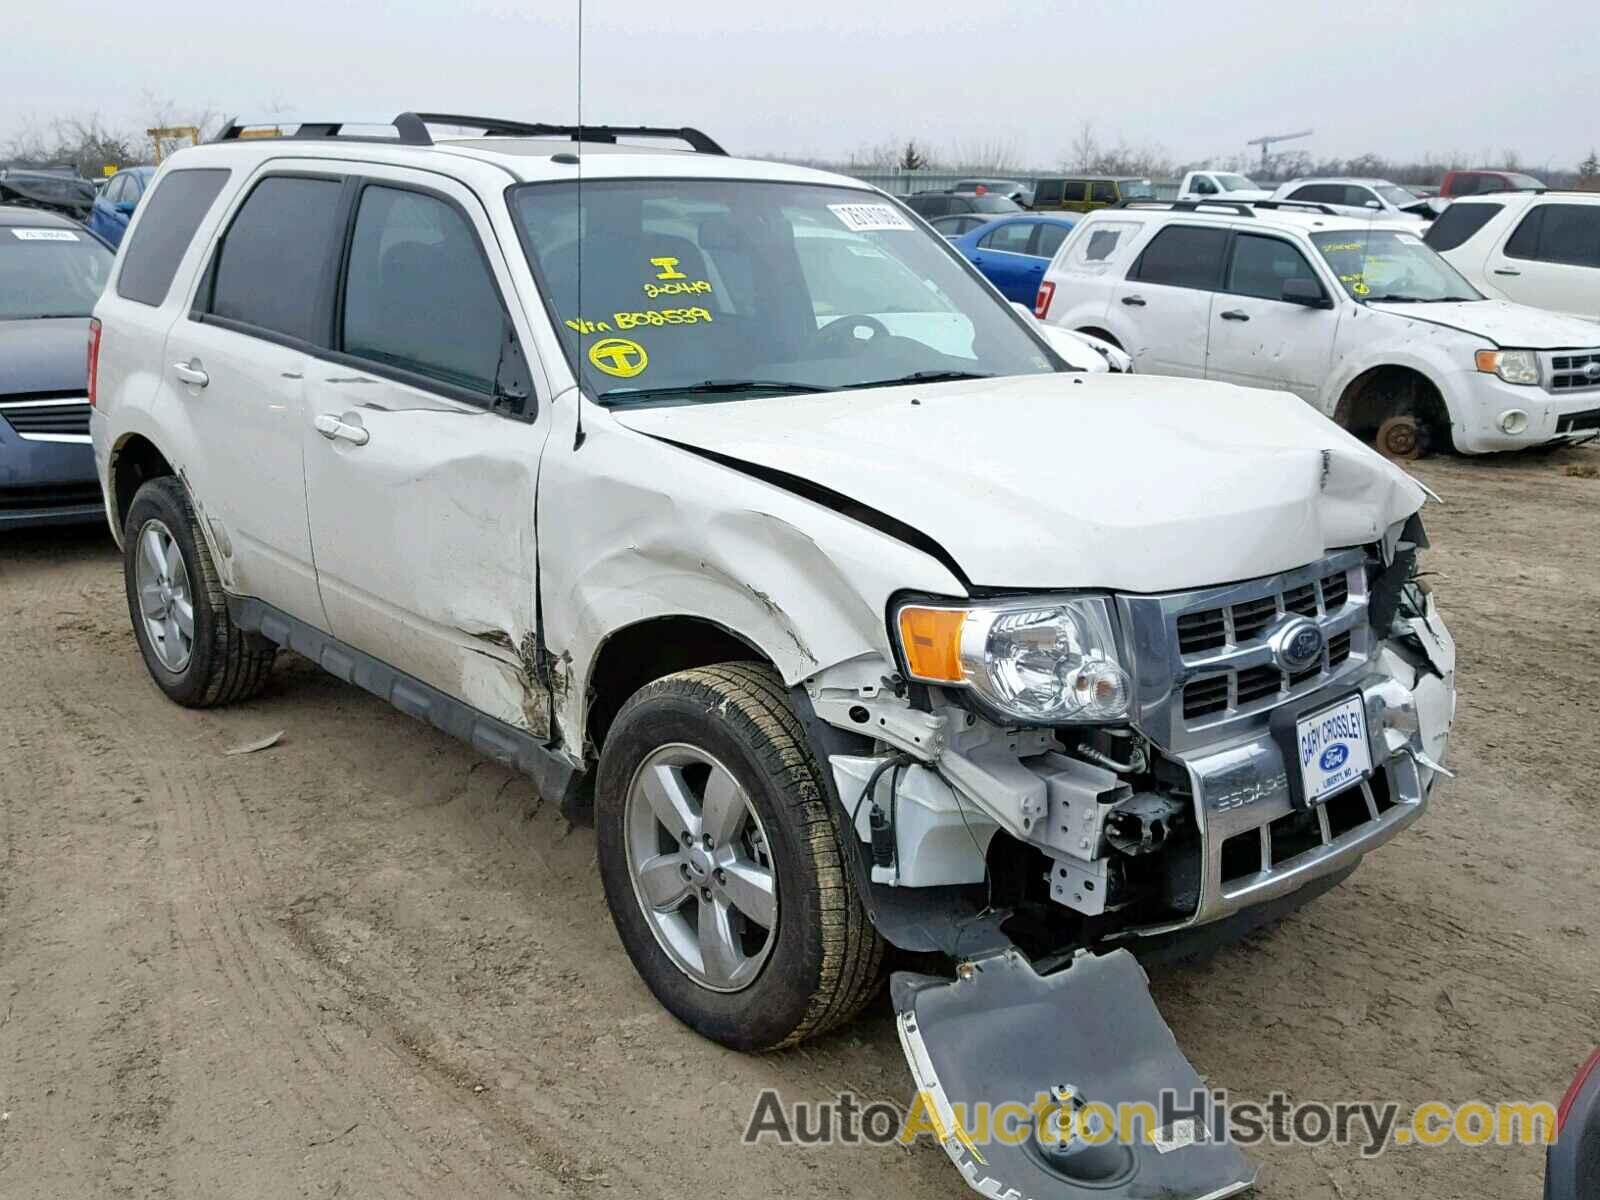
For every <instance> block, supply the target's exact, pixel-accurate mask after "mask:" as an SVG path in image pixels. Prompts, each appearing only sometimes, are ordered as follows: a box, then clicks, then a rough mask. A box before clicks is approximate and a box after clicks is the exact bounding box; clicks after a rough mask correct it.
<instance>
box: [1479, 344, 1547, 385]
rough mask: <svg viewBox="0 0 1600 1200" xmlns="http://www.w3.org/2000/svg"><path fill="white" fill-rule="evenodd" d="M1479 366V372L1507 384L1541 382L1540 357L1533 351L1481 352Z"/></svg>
mask: <svg viewBox="0 0 1600 1200" xmlns="http://www.w3.org/2000/svg"><path fill="white" fill-rule="evenodd" d="M1477 364H1478V370H1480V371H1482V372H1484V373H1485V374H1490V375H1498V376H1500V378H1501V379H1504V380H1505V381H1506V382H1507V383H1518V384H1530V385H1531V384H1536V383H1538V382H1539V356H1538V355H1537V354H1535V353H1534V352H1533V351H1532V350H1479V351H1478V354H1477Z"/></svg>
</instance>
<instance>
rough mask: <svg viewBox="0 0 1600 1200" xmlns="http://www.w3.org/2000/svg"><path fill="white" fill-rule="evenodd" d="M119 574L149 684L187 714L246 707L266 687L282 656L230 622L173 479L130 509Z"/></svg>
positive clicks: (146, 490)
mask: <svg viewBox="0 0 1600 1200" xmlns="http://www.w3.org/2000/svg"><path fill="white" fill-rule="evenodd" d="M122 546H123V554H122V568H123V570H122V574H123V580H124V583H125V584H126V588H127V593H128V616H129V619H130V620H132V622H133V632H134V637H135V638H136V639H137V640H138V643H139V652H140V653H141V654H143V655H144V664H145V666H146V667H147V668H148V669H149V671H150V677H151V678H152V679H154V680H155V682H156V686H157V687H159V688H160V689H161V690H162V691H163V692H165V693H166V694H167V697H168V698H169V699H171V700H174V701H176V702H177V703H179V704H182V705H184V706H185V707H188V708H212V707H216V706H218V705H223V704H233V703H235V702H237V701H240V700H248V699H249V698H250V697H251V696H254V695H255V694H256V693H258V692H259V691H260V690H261V689H262V687H264V686H265V685H266V682H267V677H268V675H269V674H270V673H271V670H272V661H273V658H274V657H275V656H276V655H277V652H278V648H277V647H276V646H275V645H273V644H272V643H271V642H269V641H267V640H266V639H265V638H263V637H262V636H261V635H260V634H256V633H246V632H244V631H243V630H241V629H239V628H238V627H237V626H235V625H234V623H233V620H232V618H231V617H230V616H229V615H228V599H227V596H226V594H225V593H224V592H223V590H222V584H221V582H220V581H219V579H218V578H217V571H216V567H215V565H214V564H213V563H212V561H211V552H210V550H209V549H208V548H207V546H206V543H205V538H204V537H203V536H202V535H201V532H200V525H199V522H198V521H197V520H196V518H195V515H194V507H193V506H192V505H191V504H190V503H189V494H188V492H187V491H186V490H185V489H184V486H183V484H182V483H181V482H179V481H178V480H177V479H175V478H174V477H173V476H171V475H164V476H162V477H160V478H159V479H152V480H150V481H149V482H148V483H146V484H145V485H144V486H143V487H141V488H140V489H139V491H138V492H137V493H136V494H135V496H134V498H133V503H132V504H130V505H129V506H128V520H127V523H126V524H125V525H124V526H123V537H122Z"/></svg>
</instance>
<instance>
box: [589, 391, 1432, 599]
mask: <svg viewBox="0 0 1600 1200" xmlns="http://www.w3.org/2000/svg"><path fill="white" fill-rule="evenodd" d="M615 417H616V420H617V421H619V422H620V423H621V424H623V425H624V426H626V427H627V428H629V429H632V430H635V431H637V432H639V433H644V434H648V435H650V436H652V437H656V438H661V439H664V440H668V441H671V442H676V443H678V444H680V445H683V446H686V447H690V448H693V449H699V450H706V451H711V452H713V453H715V454H718V455H722V456H725V457H727V458H730V459H734V460H738V461H740V462H744V463H749V464H752V465H754V466H756V467H760V468H765V469H766V470H767V471H769V472H770V471H780V472H784V473H786V474H788V475H791V476H798V477H799V478H801V479H804V480H808V481H811V482H813V483H816V484H820V485H822V486H823V487H825V488H828V489H830V490H831V491H834V492H837V493H841V494H843V495H845V496H848V497H850V498H851V499H853V500H855V501H858V502H859V503H861V504H864V505H867V506H869V507H871V508H874V509H876V510H878V511H879V512H881V513H885V514H887V515H888V516H891V517H893V518H895V519H897V520H899V521H901V522H903V523H905V524H906V525H910V526H912V527H913V528H914V529H916V530H918V531H920V532H921V533H923V534H925V535H926V536H927V537H929V538H931V539H933V540H934V541H936V542H938V543H939V544H940V545H941V546H942V547H943V548H944V549H945V550H946V551H947V552H948V553H949V554H950V556H951V557H952V558H953V559H954V560H955V562H956V563H957V564H959V566H960V567H961V569H962V571H963V572H964V573H965V574H966V576H967V578H968V579H969V580H970V581H971V582H972V583H973V584H974V585H976V586H988V587H1008V588H1040V589H1043V588H1078V587H1083V588H1114V589H1118V590H1122V591H1133V592H1158V591H1170V590H1175V589H1179V588H1188V587H1200V586H1205V585H1209V584H1216V583H1225V582H1229V581H1231V580H1236V579H1248V578H1252V577H1254V576H1258V575H1267V574H1272V573H1274V572H1277V571H1282V570H1287V569H1289V568H1291V567H1296V566H1301V565H1304V564H1305V563H1308V562H1311V561H1314V560H1315V559H1317V558H1320V557H1321V556H1322V555H1323V554H1324V553H1325V552H1327V551H1328V550H1331V549H1334V548H1337V547H1342V546H1353V545H1359V544H1362V543H1365V542H1371V541H1375V540H1377V538H1378V537H1379V536H1380V535H1381V534H1382V533H1383V532H1384V530H1386V529H1387V528H1388V527H1389V526H1390V525H1392V524H1394V523H1395V522H1396V521H1398V520H1401V519H1402V518H1404V517H1406V516H1407V515H1409V514H1410V513H1412V512H1415V511H1416V510H1417V509H1418V508H1420V507H1421V505H1422V501H1423V496H1424V493H1423V491H1422V489H1421V488H1420V487H1419V486H1418V485H1417V484H1416V483H1415V482H1414V481H1413V480H1412V479H1411V478H1410V477H1409V476H1407V475H1406V474H1405V473H1404V472H1403V471H1401V470H1399V469H1398V468H1397V467H1395V466H1393V465H1392V464H1390V463H1389V462H1387V461H1386V460H1384V459H1383V458H1381V457H1379V456H1378V455H1377V454H1375V453H1373V452H1372V451H1371V450H1369V449H1367V448H1366V447H1365V446H1363V445H1361V443H1359V442H1358V441H1356V440H1355V439H1354V438H1352V437H1350V436H1349V435H1348V434H1347V433H1345V432H1344V431H1343V430H1341V429H1339V428H1338V427H1337V426H1335V425H1334V424H1333V423H1332V422H1331V421H1328V420H1327V419H1326V418H1324V417H1322V416H1320V415H1319V414H1318V413H1316V412H1315V411H1313V410H1312V409H1311V408H1310V407H1309V406H1307V405H1306V404H1305V403H1304V402H1303V401H1301V400H1299V399H1297V398H1295V397H1293V396H1291V395H1288V394H1287V393H1281V392H1266V391H1256V390H1252V389H1245V388H1239V387H1234V386H1232V385H1230V384H1220V383H1205V382H1201V381H1197V380H1188V379H1164V378H1158V377H1154V376H1147V375H1146V376H1140V375H1133V376H1122V375H1086V374H1072V375H1038V376H1025V377H1017V378H1006V379H993V380H972V381H968V382H962V383H945V384H937V385H925V386H919V387H901V388H887V389H872V390H866V391H854V392H836V393H828V394H824V395H817V396H783V397H774V398H771V399H752V400H739V401H732V402H726V403H714V404H696V405H684V406H675V407H662V408H648V409H635V410H620V411H618V412H617V413H616V414H615Z"/></svg>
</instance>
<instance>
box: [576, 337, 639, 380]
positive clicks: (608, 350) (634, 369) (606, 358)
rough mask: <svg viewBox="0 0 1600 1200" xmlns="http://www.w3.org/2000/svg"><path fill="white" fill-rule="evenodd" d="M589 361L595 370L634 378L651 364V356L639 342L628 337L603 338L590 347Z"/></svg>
mask: <svg viewBox="0 0 1600 1200" xmlns="http://www.w3.org/2000/svg"><path fill="white" fill-rule="evenodd" d="M589 361H590V362H591V363H593V364H594V367H595V370H597V371H604V372H605V373H606V374H607V375H615V376H617V377H618V378H619V379H632V378H633V377H634V376H635V375H638V374H639V373H640V372H642V371H643V370H644V369H645V368H646V367H648V366H649V365H650V356H649V355H648V354H646V353H645V352H644V347H643V346H641V345H639V343H638V342H633V341H629V340H628V339H627V338H602V339H601V340H600V341H598V342H596V343H595V344H594V345H592V346H590V347H589Z"/></svg>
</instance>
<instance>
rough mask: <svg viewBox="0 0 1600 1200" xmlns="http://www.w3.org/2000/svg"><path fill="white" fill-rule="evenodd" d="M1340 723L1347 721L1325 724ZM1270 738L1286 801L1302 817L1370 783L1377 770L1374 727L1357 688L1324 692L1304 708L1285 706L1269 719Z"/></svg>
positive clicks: (1304, 704) (1302, 705)
mask: <svg viewBox="0 0 1600 1200" xmlns="http://www.w3.org/2000/svg"><path fill="white" fill-rule="evenodd" d="M1338 717H1343V718H1345V719H1344V720H1343V721H1342V722H1341V721H1337V720H1335V721H1334V722H1333V723H1332V724H1331V725H1330V724H1329V718H1338ZM1352 732H1353V733H1354V734H1355V736H1354V737H1351V736H1350V734H1351V733H1352ZM1272 734H1273V738H1274V739H1275V740H1276V741H1277V743H1278V748H1279V750H1281V751H1282V752H1283V766H1284V776H1285V777H1286V778H1287V780H1288V782H1289V798H1290V800H1291V801H1292V802H1293V804H1294V807H1295V808H1296V809H1299V810H1301V811H1305V810H1307V809H1313V808H1316V807H1318V806H1319V805H1321V804H1323V803H1325V802H1326V801H1328V800H1329V799H1331V798H1332V797H1333V796H1335V795H1337V794H1338V793H1340V792H1342V791H1344V790H1345V789H1346V788H1349V787H1354V786H1355V785H1356V784H1358V783H1360V782H1361V781H1362V780H1364V779H1369V778H1371V776H1372V773H1373V771H1374V769H1375V764H1374V762H1373V757H1372V726H1371V724H1370V722H1368V720H1367V706H1366V701H1365V699H1363V697H1362V695H1361V691H1360V689H1359V688H1341V689H1339V690H1337V691H1331V692H1323V693H1321V694H1319V695H1316V696H1313V697H1310V698H1308V699H1307V700H1306V701H1305V702H1304V703H1302V704H1298V705H1284V706H1283V707H1282V708H1280V709H1279V710H1278V711H1277V712H1275V713H1273V714H1272ZM1340 748H1342V749H1343V753H1340V752H1339V750H1340ZM1330 759H1333V760H1334V761H1332V762H1330V761H1329V760H1330Z"/></svg>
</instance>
